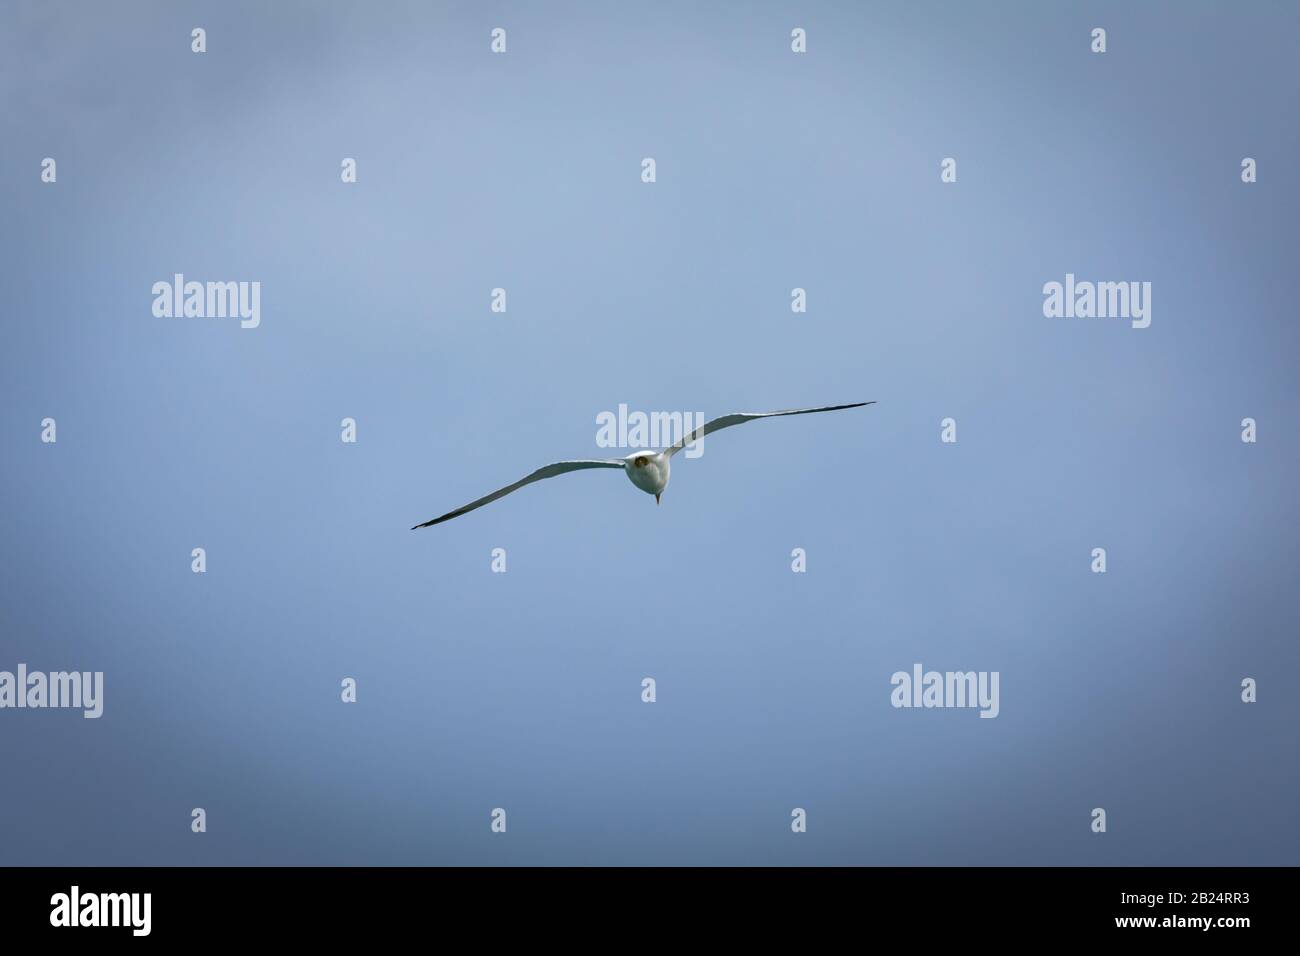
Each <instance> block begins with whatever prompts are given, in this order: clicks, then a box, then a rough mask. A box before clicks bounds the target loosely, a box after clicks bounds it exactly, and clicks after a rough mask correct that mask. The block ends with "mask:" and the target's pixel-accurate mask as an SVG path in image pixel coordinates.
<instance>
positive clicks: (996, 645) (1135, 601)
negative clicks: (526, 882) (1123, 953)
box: [0, 2, 1300, 865]
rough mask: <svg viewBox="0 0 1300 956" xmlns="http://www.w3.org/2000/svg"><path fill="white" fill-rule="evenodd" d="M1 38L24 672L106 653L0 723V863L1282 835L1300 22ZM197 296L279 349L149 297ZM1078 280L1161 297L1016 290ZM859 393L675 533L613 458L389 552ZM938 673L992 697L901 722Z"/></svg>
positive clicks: (428, 29)
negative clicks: (497, 810) (763, 417)
mask: <svg viewBox="0 0 1300 956" xmlns="http://www.w3.org/2000/svg"><path fill="white" fill-rule="evenodd" d="M0 18H2V20H0V22H2V23H3V26H4V29H3V31H0V33H2V34H3V37H2V39H0V44H2V47H0V63H3V64H4V66H3V67H0V69H3V72H2V73H0V85H2V86H3V89H4V91H5V95H4V97H3V100H4V107H3V112H2V113H0V125H2V126H3V130H4V133H5V135H4V137H3V142H4V144H5V146H4V148H3V149H2V150H0V182H3V184H4V185H3V190H4V203H3V205H4V210H5V215H4V228H3V230H0V236H2V237H3V238H2V240H0V241H3V249H2V252H3V255H0V278H2V279H3V285H4V289H5V291H6V293H7V294H6V296H5V301H6V309H5V318H6V326H5V328H6V336H5V348H4V349H3V350H0V373H2V374H0V389H2V390H3V391H2V393H0V396H2V398H3V401H2V402H0V435H3V436H4V447H5V455H4V465H5V467H4V468H3V469H2V470H0V475H3V478H2V479H0V480H3V483H4V485H3V486H4V493H5V499H6V501H7V502H8V506H7V507H6V508H4V509H0V581H2V582H3V587H2V588H0V669H10V670H12V669H13V668H14V667H15V666H16V665H17V664H18V663H19V662H24V663H26V664H27V665H28V666H29V667H30V668H32V669H40V670H50V671H53V670H64V669H77V670H102V671H103V672H104V674H105V704H104V709H105V712H104V716H103V717H102V718H100V719H99V720H83V719H81V717H80V716H79V714H77V713H75V712H65V711H27V710H24V711H15V710H5V711H3V712H0V761H3V766H4V767H5V768H6V769H7V770H9V771H10V772H8V773H6V774H5V777H6V785H5V786H4V787H3V788H0V791H2V792H0V819H3V820H5V821H6V823H5V824H4V827H3V828H4V831H5V832H4V839H3V840H0V862H8V863H19V864H133V863H145V864H155V863H159V864H162V863H165V864H236V863H253V864H261V863H266V864H271V863H284V864H320V863H365V864H392V863H403V864H416V863H453V864H490V863H523V864H538V863H614V864H637V863H648V864H674V863H741V864H749V863H768V864H807V863H816V864H845V863H853V864H857V863H861V864H885V863H892V864H972V863H990V864H1086V865H1094V864H1095V865H1102V864H1120V865H1127V864H1175V865H1177V864H1254V863H1273V864H1295V863H1296V862H1297V860H1298V858H1300V834H1298V833H1297V827H1296V824H1295V816H1294V808H1295V805H1296V797H1297V783H1298V782H1300V781H1298V780H1297V759H1296V749H1295V746H1294V738H1295V727H1296V721H1297V717H1300V706H1298V705H1297V702H1296V701H1297V695H1296V678H1295V674H1296V672H1297V664H1298V663H1300V660H1298V659H1297V658H1298V657H1300V655H1298V654H1297V650H1296V640H1295V623H1294V622H1295V620H1296V612H1297V610H1298V607H1297V605H1298V603H1300V598H1298V597H1297V595H1298V594H1300V589H1297V588H1296V586H1295V585H1296V572H1295V568H1296V566H1297V559H1298V558H1300V554H1298V553H1297V552H1298V551H1300V548H1298V547H1297V542H1296V537H1295V533H1294V529H1295V527H1296V519H1297V517H1298V515H1297V510H1298V508H1297V504H1296V498H1295V494H1294V486H1295V473H1296V464H1297V446H1296V437H1295V428H1294V422H1295V421H1296V416H1297V413H1300V409H1298V408H1297V390H1296V387H1295V383H1296V373H1295V355H1296V346H1297V340H1296V338H1297V333H1296V327H1295V322H1294V311H1295V295H1294V290H1293V279H1292V276H1293V274H1294V261H1293V260H1294V249H1295V238H1294V220H1295V212H1296V208H1297V202H1296V201H1297V187H1296V183H1295V178H1294V176H1293V175H1292V173H1291V170H1290V167H1289V160H1290V158H1291V157H1293V156H1295V155H1297V154H1298V147H1300V143H1297V132H1296V125H1295V123H1294V120H1293V113H1294V104H1295V102H1296V101H1297V93H1300V90H1298V89H1297V85H1298V83H1300V81H1298V80H1297V75H1296V72H1295V69H1294V63H1295V62H1296V54H1297V50H1296V46H1297V40H1296V36H1297V29H1296V28H1297V26H1300V24H1298V23H1297V16H1296V13H1295V11H1294V9H1291V8H1288V7H1285V6H1283V5H1271V4H1248V5H1245V6H1240V5H1239V6H1234V7H1232V8H1227V7H1220V6H1218V5H1209V4H1172V3H1150V4H1143V5H1141V6H1140V7H1133V6H1132V5H1128V4H1088V5H1086V6H1084V5H1078V4H1071V5H1066V4H1051V5H1042V4H1030V3H1023V4H1019V3H1018V4H1011V3H1005V4H998V5H996V6H994V7H989V8H986V9H983V10H981V9H976V8H972V7H971V5H966V4H955V3H954V4H949V3H935V4H926V5H916V4H889V5H872V6H870V7H869V6H867V5H858V4H847V3H821V4H755V5H745V6H743V7H742V6H740V5H734V6H733V5H709V6H707V7H700V6H698V5H694V4H684V3H683V4H672V3H669V4H656V5H654V6H653V7H651V8H646V7H644V6H631V5H597V4H590V3H584V4H554V5H552V4H548V5H546V6H545V7H542V6H541V5H525V4H475V5H450V4H447V5H438V4H429V3H409V4H402V3H391V4H382V5H364V6H363V5H353V6H347V7H345V6H343V5H308V4H293V3H283V4H275V5H265V4H254V3H221V4H215V3H213V4H207V3H195V4H189V5H186V6H183V7H181V6H177V5H174V4H169V3H132V4H127V5H124V6H122V7H118V8H115V9H112V10H109V9H105V8H103V7H101V6H99V5H95V4H89V3H57V2H56V3H41V4H35V3H20V4H11V5H8V6H6V8H5V11H4V13H3V14H0ZM196 26H202V27H204V28H205V29H206V31H207V44H208V50H207V52H206V53H204V54H202V55H198V54H194V53H192V52H191V50H190V31H191V29H192V28H194V27H196ZM496 26H502V27H505V28H506V29H507V31H508V53H506V54H505V55H493V54H492V53H490V51H489V49H488V44H489V31H490V30H491V29H492V28H493V27H496ZM795 26H801V27H804V28H805V29H806V30H807V31H808V53H807V54H804V55H796V54H793V53H791V51H790V47H789V34H790V30H791V29H792V28H793V27H795ZM1095 26H1102V27H1105V28H1106V29H1107V31H1108V50H1107V52H1106V53H1105V54H1104V55H1097V54H1093V53H1091V52H1090V51H1089V32H1090V30H1091V29H1092V28H1093V27H1095ZM647 156H650V157H654V158H655V160H656V163H657V181H656V182H655V183H653V184H645V183H642V182H641V179H640V171H641V160H642V159H643V158H644V157H647ZM1246 156H1250V157H1253V158H1255V159H1256V160H1257V162H1258V168H1259V181H1258V182H1257V183H1254V184H1250V185H1246V184H1243V183H1242V182H1241V181H1240V176H1239V168H1240V162H1241V159H1242V158H1243V157H1246ZM44 157H53V158H55V159H56V160H57V163H58V167H57V168H58V180H57V183H55V184H45V183H42V182H41V181H40V178H39V173H40V162H41V160H42V158H44ZM344 157H353V158H355V159H356V160H357V163H358V182H357V183H355V184H351V185H347V184H343V183H342V182H340V176H339V170H340V162H341V160H342V159H343V158H344ZM944 157H954V158H955V159H956V160H957V163H958V181H957V182H956V183H952V184H942V183H941V182H940V180H939V163H940V161H941V160H942V159H943V158H944ZM176 272H183V273H184V274H185V275H186V276H187V277H190V278H194V279H198V280H213V281H227V280H245V281H258V282H260V283H261V290H262V292H261V296H262V298H261V311H262V321H261V325H260V326H259V327H258V328H257V329H240V328H239V327H238V324H237V322H233V321H228V320H202V319H161V318H156V317H154V316H153V315H152V312H151V303H152V295H151V291H150V290H151V287H152V285H153V283H154V282H156V281H159V280H169V279H170V277H171V276H172V275H173V274H174V273H176ZM1066 273H1074V274H1075V275H1077V276H1079V277H1080V278H1088V279H1093V280H1115V281H1120V280H1124V281H1128V280H1132V281H1149V282H1151V283H1152V289H1153V293H1152V323H1151V326H1150V327H1149V328H1146V329H1141V330H1138V329H1133V328H1131V327H1130V326H1129V325H1128V323H1127V322H1121V321H1111V320H1084V319H1074V320H1065V319H1048V318H1045V317H1044V315H1043V312H1042V303H1043V295H1042V287H1043V284H1044V283H1046V282H1050V281H1062V280H1063V279H1064V277H1065V275H1066ZM496 287H503V288H506V289H507V291H508V311H507V312H506V313H504V314H493V313H492V312H490V310H489V297H490V293H491V290H492V289H493V288H496ZM795 287H800V288H805V289H806V290H807V295H808V311H807V312H806V313H804V314H795V313H792V312H791V311H790V292H791V289H793V288H795ZM866 400H877V401H878V402H879V404H878V405H875V406H873V407H871V408H868V409H858V410H853V411H848V412H838V413H834V414H828V415H819V416H807V417H802V418H796V419H784V420H781V419H778V420H774V421H764V422H757V423H753V424H747V425H744V426H743V427H739V428H736V429H732V430H728V431H726V432H723V433H720V434H718V435H716V436H710V438H709V439H708V440H707V441H706V451H705V454H704V456H703V458H701V459H699V460H695V461H691V460H685V461H684V460H683V459H682V458H681V457H680V456H679V458H678V459H676V460H675V465H676V467H675V469H674V473H673V479H672V484H671V485H670V487H669V489H668V490H667V492H666V493H665V495H664V499H663V504H662V505H661V506H659V507H656V506H655V504H654V502H653V501H651V500H650V498H649V497H647V496H646V495H644V494H642V493H640V492H638V491H636V489H634V488H633V487H632V486H631V485H629V484H628V482H627V481H626V480H625V479H624V478H623V477H622V476H620V475H618V474H616V473H614V472H612V471H611V472H603V471H592V472H583V473H579V474H575V475H571V476H566V477H563V478H560V479H556V480H554V481H549V482H545V483H542V484H538V485H534V486H531V487H529V488H527V489H524V490H522V491H520V492H518V493H516V494H515V495H512V496H510V497H508V498H506V499H503V500H502V501H499V502H497V503H495V504H493V505H491V506H489V507H487V508H484V509H482V510H480V511H477V512H474V513H473V514H472V515H468V516H466V517H463V518H459V519H456V520H455V521H452V522H449V523H447V524H445V525H440V526H438V527H436V528H432V529H427V530H425V531H421V532H418V533H412V532H411V531H409V530H408V528H409V527H410V526H411V525H412V524H415V523H416V522H418V521H424V520H426V519H428V518H430V517H433V516H435V515H437V514H440V513H442V512H444V511H447V510H449V509H451V508H453V507H456V506H458V505H460V504H463V503H464V502H466V501H468V500H470V499H472V498H475V497H477V496H479V495H481V494H483V493H485V492H487V491H488V490H491V489H493V488H496V487H499V486H500V485H502V484H505V483H508V482H510V481H513V480H515V479H516V478H518V477H520V476H522V475H523V474H525V473H527V472H528V471H530V470H532V469H533V468H535V467H537V466H539V465H541V464H544V463H546V462H549V461H553V460H555V459H559V458H569V457H574V458H578V457H589V456H591V457H605V455H606V453H607V452H606V450H604V449H600V448H598V447H597V446H596V442H595V436H596V431H597V425H596V416H597V415H598V414H600V413H601V412H602V411H613V410H616V409H617V408H618V406H619V404H620V403H626V404H628V405H629V407H631V408H634V409H641V410H645V411H651V410H666V411H689V412H697V411H698V412H703V413H704V414H705V415H706V417H713V416H715V415H721V414H725V413H728V412H732V411H738V410H747V411H758V410H768V409H777V408H795V407H802V406H809V405H821V404H831V403H841V402H853V401H866ZM1247 416H1249V417H1253V418H1255V419H1256V421H1257V422H1258V429H1259V440H1258V442H1256V443H1255V444H1244V443H1242V442H1241V441H1240V432H1241V426H1240V422H1241V419H1242V418H1244V417H1247ZM45 417H53V418H55V419H56V420H57V422H58V441H57V443H56V444H53V445H49V444H43V443H42V442H41V441H40V422H41V420H42V419H43V418H45ZM345 417H352V418H354V419H355V420H356V421H357V423H358V441H357V442H356V443H355V444H344V443H342V442H341V441H340V439H339V432H340V428H339V423H340V421H341V420H342V419H343V418H345ZM947 417H951V418H953V419H955V420H956V422H957V429H958V441H957V442H956V443H955V444H944V443H941V442H940V440H939V434H940V421H941V420H942V419H944V418H947ZM195 547H203V548H205V549H206V552H207V556H208V570H207V572H206V573H205V574H202V575H197V574H193V573H191V570H190V560H191V559H190V553H191V549H193V548H195ZM796 547H800V548H804V549H805V550H806V552H807V555H808V570H807V572H806V573H804V574H794V573H792V572H791V568H790V562H791V558H790V554H791V550H792V549H793V548H796ZM1095 547H1104V548H1106V549H1107V555H1108V570H1107V573H1106V574H1104V575H1096V574H1092V573H1090V570H1089V564H1090V561H1091V558H1090V555H1091V552H1092V549H1093V548H1095ZM494 548H505V549H506V551H507V554H508V568H509V570H508V572H507V573H505V574H494V573H492V572H491V570H490V555H491V551H492V549H494ZM915 662H920V663H922V664H923V665H924V666H925V667H926V668H933V669H937V670H977V671H998V672H999V673H1000V675H1001V682H1000V687H1001V702H1000V704H1001V706H1000V714H999V716H998V717H997V719H995V720H981V719H978V717H977V715H976V713H975V712H974V711H971V710H898V709H894V708H893V707H891V706H890V703H889V699H890V691H891V686H890V683H889V679H890V675H891V674H893V673H894V672H895V671H898V670H910V668H911V667H912V665H913V663H915ZM346 676H350V677H354V678H355V679H356V680H357V682H358V701H357V703H356V704H355V705H345V704H343V703H341V702H340V700H339V682H340V680H341V679H342V678H343V677H346ZM647 676H649V677H653V678H654V679H655V680H656V681H657V690H658V699H657V701H656V702H655V703H654V704H653V705H650V704H644V703H642V701H641V697H640V694H641V681H642V679H643V678H644V677H647ZM1247 676H1249V677H1254V678H1255V679H1257V680H1258V682H1259V700H1258V702H1257V703H1255V704H1251V705H1246V704H1243V703H1242V702H1241V701H1240V699H1239V693H1240V689H1239V688H1240V681H1241V679H1242V678H1243V677H1247ZM193 807H203V808H205V809H206V810H207V813H208V832H207V833H205V834H202V835H197V834H193V833H191V832H190V810H191V808H193ZM494 807H504V808H505V809H506V810H507V813H508V819H509V828H508V832H507V833H506V834H504V835H501V834H493V833H491V832H490V831H489V813H490V811H491V810H492V809H493V808H494ZM794 807H802V808H805V809H806V810H807V812H808V832H807V833H804V834H793V833H791V831H790V826H789V821H790V811H791V809H792V808H794ZM1094 807H1104V808H1106V810H1107V814H1108V832H1107V833H1106V834H1104V835H1101V834H1094V833H1092V832H1090V829H1089V822H1090V816H1089V814H1090V811H1091V810H1092V808H1094Z"/></svg>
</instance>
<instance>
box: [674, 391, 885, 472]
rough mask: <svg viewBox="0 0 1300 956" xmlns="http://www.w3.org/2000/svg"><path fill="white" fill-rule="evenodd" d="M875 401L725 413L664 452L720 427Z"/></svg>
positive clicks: (679, 447)
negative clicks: (782, 410)
mask: <svg viewBox="0 0 1300 956" xmlns="http://www.w3.org/2000/svg"><path fill="white" fill-rule="evenodd" d="M874 404H876V403H875V402H855V403H854V404H852V405H825V406H823V407H822V408H792V409H790V410H789V411H785V412H736V413H735V414H734V415H723V416H722V417H721V418H715V419H713V421H711V422H705V423H704V424H703V425H701V426H700V427H699V428H697V429H695V431H693V432H691V433H689V434H687V435H683V436H682V438H681V441H679V442H677V443H676V444H673V445H670V446H668V447H667V448H665V449H664V454H666V455H667V456H668V457H669V458H671V457H672V456H673V455H675V454H677V453H678V452H679V451H681V450H682V449H683V448H685V447H686V446H687V445H689V444H690V443H691V442H693V441H695V440H696V439H697V438H703V437H704V436H705V435H709V434H712V433H713V432H716V431H717V430H718V429H720V428H730V427H731V426H732V425H739V424H741V423H742V422H752V421H753V420H754V419H756V418H775V417H776V416H778V415H810V414H812V413H813V412H836V411H839V410H840V409H841V408H861V407H862V406H863V405H874Z"/></svg>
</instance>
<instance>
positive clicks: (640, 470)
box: [623, 451, 672, 498]
mask: <svg viewBox="0 0 1300 956" xmlns="http://www.w3.org/2000/svg"><path fill="white" fill-rule="evenodd" d="M623 463H624V464H623V470H624V471H626V472H627V477H628V480H629V481H631V482H632V484H634V485H636V486H637V487H638V488H640V489H641V490H642V491H644V492H645V493H646V494H648V495H654V496H655V497H656V498H658V497H659V496H660V495H661V494H663V493H664V489H665V488H667V487H668V476H669V473H670V472H671V471H672V467H671V466H670V465H669V463H668V456H667V455H666V454H664V453H663V452H650V451H639V452H636V453H635V454H632V455H628V456H627V457H626V458H624V459H623Z"/></svg>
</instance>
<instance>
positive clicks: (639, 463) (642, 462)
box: [632, 458, 645, 468]
mask: <svg viewBox="0 0 1300 956" xmlns="http://www.w3.org/2000/svg"><path fill="white" fill-rule="evenodd" d="M632 464H634V465H636V466H637V467H638V468H644V467H645V459H644V458H638V459H637V460H636V461H634V462H632Z"/></svg>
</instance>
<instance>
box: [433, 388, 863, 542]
mask: <svg viewBox="0 0 1300 956" xmlns="http://www.w3.org/2000/svg"><path fill="white" fill-rule="evenodd" d="M874 404H875V402H854V403H853V404H851V405H823V406H822V407H821V408H793V409H790V410H788V411H783V412H736V413H735V414H732V415H723V416H722V417H721V418H715V419H713V420H712V421H708V422H705V423H704V424H703V425H701V426H700V427H699V428H696V429H695V430H694V431H692V432H691V433H690V434H689V435H683V436H682V438H681V439H680V440H679V441H677V442H675V443H674V444H673V445H671V446H669V447H668V448H665V449H663V450H662V451H650V450H649V449H646V450H644V451H638V452H633V453H632V454H630V455H628V456H627V457H626V458H578V459H570V460H568V461H557V462H554V463H553V464H550V465H543V466H542V467H541V468H538V469H537V470H536V471H534V472H533V473H532V474H529V475H525V476H524V477H522V478H520V479H519V480H518V481H516V482H515V483H514V484H510V485H506V486H505V487H504V488H498V489H497V490H496V491H494V492H492V493H491V494H488V495H484V496H483V497H482V498H478V499H476V500H474V501H471V502H470V503H469V504H467V505H462V506H461V507H459V508H457V509H456V510H455V511H448V512H447V513H446V514H445V515H439V516H438V517H437V518H430V519H429V520H428V521H426V522H424V523H423V524H417V525H416V526H415V527H416V528H427V527H429V526H430V525H435V524H442V523H443V522H444V521H450V520H451V519H452V518H457V517H460V516H461V515H463V514H466V513H468V512H470V511H473V510H475V509H476V508H482V507H483V506H484V505H486V504H489V503H491V502H493V501H496V500H497V499H498V498H504V497H505V496H506V495H508V494H510V493H511V492H513V491H517V490H519V489H520V488H522V487H524V485H531V484H532V483H533V482H535V481H541V480H542V479H544V478H554V477H555V476H557V475H567V474H568V473H569V472H571V471H586V470H588V469H591V468H622V469H623V471H625V472H626V473H627V477H628V480H629V481H631V482H632V484H634V485H636V486H637V487H638V488H640V489H641V490H642V491H644V492H645V493H646V494H648V495H654V496H655V502H656V503H658V501H659V496H660V495H662V494H663V492H664V489H665V488H667V487H668V475H669V472H670V471H671V467H670V463H671V461H672V457H673V455H675V454H677V453H678V452H679V451H681V450H682V449H683V448H685V447H686V446H687V445H689V444H691V443H692V442H694V441H697V440H699V439H701V438H703V437H704V436H705V435H709V434H712V433H713V432H716V431H718V430H720V429H723V428H730V427H731V426H732V425H739V424H741V423H742V422H750V421H754V420H755V419H758V418H779V417H783V416H786V415H809V414H811V413H813V412H836V411H839V410H840V409H844V408H861V407H862V406H863V405H874ZM412 530H414V529H412Z"/></svg>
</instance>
